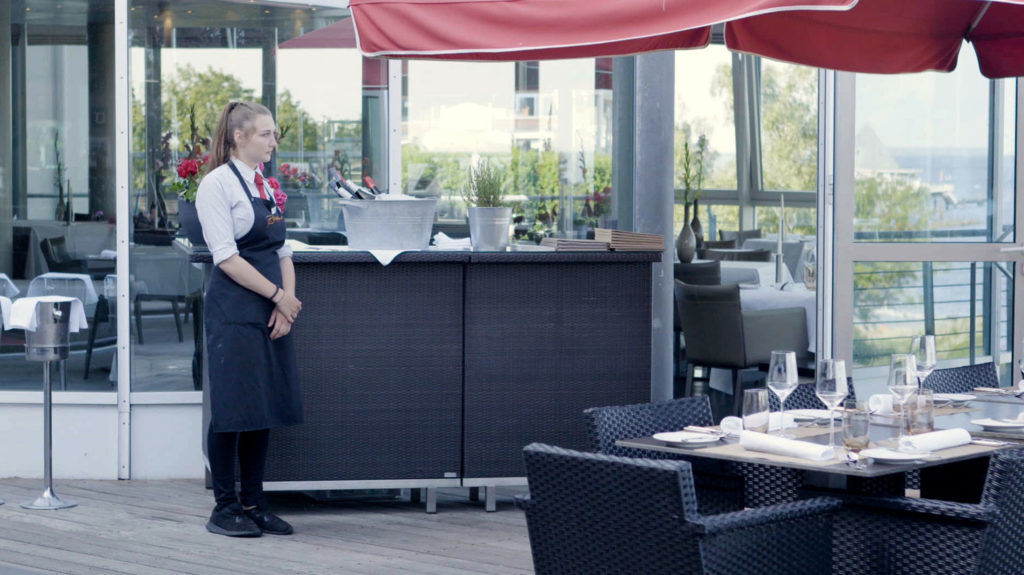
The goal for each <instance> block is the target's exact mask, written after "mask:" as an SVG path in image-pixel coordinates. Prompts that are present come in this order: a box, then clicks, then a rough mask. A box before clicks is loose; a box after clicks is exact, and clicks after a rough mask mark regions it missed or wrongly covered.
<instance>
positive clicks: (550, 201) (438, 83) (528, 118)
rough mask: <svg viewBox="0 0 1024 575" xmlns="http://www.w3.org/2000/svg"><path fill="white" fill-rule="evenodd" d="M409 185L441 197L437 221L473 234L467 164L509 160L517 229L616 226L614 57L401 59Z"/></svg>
mask: <svg viewBox="0 0 1024 575" xmlns="http://www.w3.org/2000/svg"><path fill="white" fill-rule="evenodd" d="M403 69H404V70H405V78H404V79H403V109H404V110H406V115H405V117H404V118H403V130H402V133H403V138H402V182H404V184H403V185H404V192H405V193H407V194H411V195H416V196H437V197H438V198H439V201H438V207H437V211H438V219H439V226H441V229H442V230H443V231H445V232H446V233H448V234H449V235H454V236H455V237H458V236H467V235H468V225H467V224H466V203H465V201H464V200H463V199H462V197H461V190H463V189H464V187H465V185H466V181H467V170H468V169H469V167H470V166H472V165H476V164H477V163H478V162H481V161H484V160H487V161H491V162H494V163H497V164H499V165H501V166H503V167H505V168H506V169H507V177H508V196H507V198H506V199H507V201H509V202H510V203H511V204H512V206H513V213H514V220H515V238H516V239H517V240H518V241H536V242H539V241H540V239H541V238H542V237H545V236H560V237H587V236H588V234H591V233H592V232H591V230H592V228H593V227H595V226H602V227H614V226H616V222H615V221H614V218H613V210H612V207H613V205H614V202H615V194H614V193H612V189H611V184H612V182H611V163H612V158H611V153H612V125H611V121H612V85H611V69H612V60H611V59H608V58H599V59H596V60H569V61H544V62H526V63H518V64H516V63H461V62H429V61H411V62H407V63H405V64H404V65H403Z"/></svg>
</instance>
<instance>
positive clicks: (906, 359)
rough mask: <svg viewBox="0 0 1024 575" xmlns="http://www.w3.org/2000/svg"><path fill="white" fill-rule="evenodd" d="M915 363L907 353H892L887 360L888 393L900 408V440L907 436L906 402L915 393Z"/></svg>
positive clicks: (912, 357) (916, 380)
mask: <svg viewBox="0 0 1024 575" xmlns="http://www.w3.org/2000/svg"><path fill="white" fill-rule="evenodd" d="M917 382H918V379H917V361H916V360H915V358H914V356H913V355H911V354H909V353H894V354H892V358H890V359H889V381H888V386H889V391H890V392H891V393H892V398H893V403H896V404H897V405H899V406H900V435H899V436H900V438H903V437H904V436H906V435H907V432H906V429H905V428H906V421H907V400H908V399H910V395H911V394H913V393H914V392H915V391H917Z"/></svg>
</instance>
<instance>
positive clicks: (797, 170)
mask: <svg viewBox="0 0 1024 575" xmlns="http://www.w3.org/2000/svg"><path fill="white" fill-rule="evenodd" d="M759 95H760V103H761V125H760V128H761V172H762V173H761V178H762V187H763V189H765V190H769V191H770V190H787V191H788V190H797V191H808V192H813V191H814V190H816V189H817V187H818V69H817V68H808V67H806V66H797V65H793V64H784V63H782V62H775V61H772V60H761V86H760V91H759Z"/></svg>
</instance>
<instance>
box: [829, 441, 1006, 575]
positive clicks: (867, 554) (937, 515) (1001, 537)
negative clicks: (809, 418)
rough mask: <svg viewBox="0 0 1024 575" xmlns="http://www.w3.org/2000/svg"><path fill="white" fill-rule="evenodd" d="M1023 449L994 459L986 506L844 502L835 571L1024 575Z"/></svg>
mask: <svg viewBox="0 0 1024 575" xmlns="http://www.w3.org/2000/svg"><path fill="white" fill-rule="evenodd" d="M1021 485H1024V450H1021V449H1013V450H1005V451H1000V452H997V453H995V454H993V455H992V458H991V462H990V464H989V469H988V475H987V477H986V481H985V490H984V493H983V495H982V499H981V503H978V504H968V503H951V502H946V501H936V500H929V499H911V498H906V497H880V498H878V497H875V498H868V497H850V496H847V497H843V501H844V505H843V509H842V510H841V511H840V512H839V513H838V514H837V515H836V519H835V521H834V530H833V546H834V556H833V570H832V572H833V573H843V574H845V573H851V574H861V573H863V574H868V573H872V574H873V573H905V574H915V573H921V574H928V575H942V574H946V573H948V574H951V575H952V574H963V573H973V574H975V575H996V574H1003V573H1024V546H1022V545H1021V536H1022V535H1024V491H1022V490H1021V488H1020V486H1021Z"/></svg>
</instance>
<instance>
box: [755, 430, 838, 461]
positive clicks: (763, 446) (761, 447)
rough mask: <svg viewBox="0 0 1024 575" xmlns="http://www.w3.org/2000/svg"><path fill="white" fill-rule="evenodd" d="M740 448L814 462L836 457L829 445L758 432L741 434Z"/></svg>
mask: <svg viewBox="0 0 1024 575" xmlns="http://www.w3.org/2000/svg"><path fill="white" fill-rule="evenodd" d="M740 446H741V447H743V449H748V450H750V451H760V452H763V453H774V454H776V455H788V456H790V457H799V458H800V459H810V460H812V461H825V460H826V459H832V458H833V457H835V455H836V452H835V450H834V449H833V448H831V447H829V446H827V445H820V444H817V443H808V442H806V441H797V440H795V439H786V438H785V437H778V436H775V435H768V434H767V433H758V432H756V431H743V432H741V433H740Z"/></svg>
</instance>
